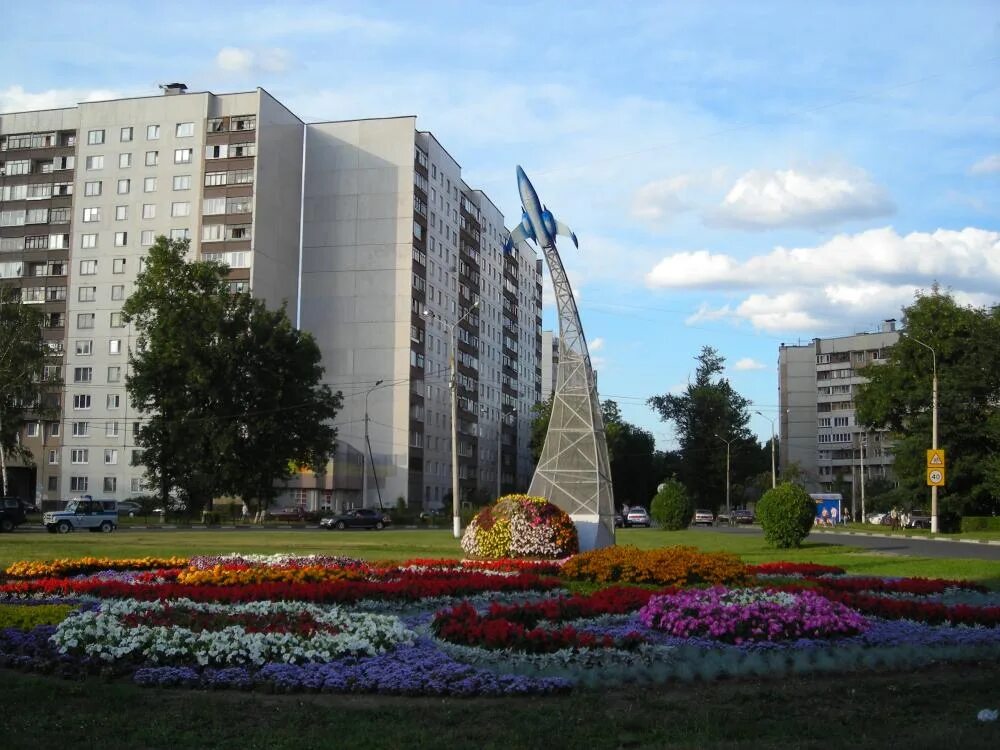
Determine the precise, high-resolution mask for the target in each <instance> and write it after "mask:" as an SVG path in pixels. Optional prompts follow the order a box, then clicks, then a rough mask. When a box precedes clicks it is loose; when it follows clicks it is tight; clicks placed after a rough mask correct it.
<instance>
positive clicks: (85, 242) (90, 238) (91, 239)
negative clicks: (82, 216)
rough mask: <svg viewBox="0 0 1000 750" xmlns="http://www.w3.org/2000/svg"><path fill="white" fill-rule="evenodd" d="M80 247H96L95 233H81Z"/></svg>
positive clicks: (88, 248)
mask: <svg viewBox="0 0 1000 750" xmlns="http://www.w3.org/2000/svg"><path fill="white" fill-rule="evenodd" d="M80 247H81V248H82V249H84V250H93V249H94V248H95V247H97V235H96V234H81V235H80Z"/></svg>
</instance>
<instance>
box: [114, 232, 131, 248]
mask: <svg viewBox="0 0 1000 750" xmlns="http://www.w3.org/2000/svg"><path fill="white" fill-rule="evenodd" d="M127 244H128V232H115V247H125V246H126V245H127Z"/></svg>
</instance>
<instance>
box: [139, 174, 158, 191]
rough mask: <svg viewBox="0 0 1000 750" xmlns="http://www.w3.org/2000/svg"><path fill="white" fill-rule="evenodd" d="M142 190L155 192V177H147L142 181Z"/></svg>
mask: <svg viewBox="0 0 1000 750" xmlns="http://www.w3.org/2000/svg"><path fill="white" fill-rule="evenodd" d="M142 190H143V192H144V193H155V192H156V178H155V177H147V178H146V179H145V180H143V181H142Z"/></svg>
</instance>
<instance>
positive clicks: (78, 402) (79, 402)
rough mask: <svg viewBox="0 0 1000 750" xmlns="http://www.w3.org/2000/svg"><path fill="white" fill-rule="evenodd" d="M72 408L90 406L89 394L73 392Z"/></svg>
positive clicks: (86, 407)
mask: <svg viewBox="0 0 1000 750" xmlns="http://www.w3.org/2000/svg"><path fill="white" fill-rule="evenodd" d="M73 408H74V409H76V410H77V411H79V410H80V409H89V408H90V394H88V393H74V394H73Z"/></svg>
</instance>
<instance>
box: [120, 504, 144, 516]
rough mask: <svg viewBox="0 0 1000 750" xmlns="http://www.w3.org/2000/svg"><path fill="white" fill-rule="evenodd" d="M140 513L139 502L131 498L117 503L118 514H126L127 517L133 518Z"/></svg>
mask: <svg viewBox="0 0 1000 750" xmlns="http://www.w3.org/2000/svg"><path fill="white" fill-rule="evenodd" d="M140 513H142V506H141V505H139V503H134V502H132V501H131V500H122V501H121V502H120V503H118V515H119V516H128V517H129V518H135V517H136V516H138V515H139V514H140Z"/></svg>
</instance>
